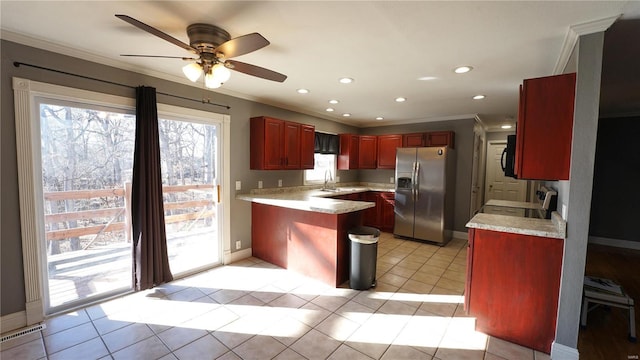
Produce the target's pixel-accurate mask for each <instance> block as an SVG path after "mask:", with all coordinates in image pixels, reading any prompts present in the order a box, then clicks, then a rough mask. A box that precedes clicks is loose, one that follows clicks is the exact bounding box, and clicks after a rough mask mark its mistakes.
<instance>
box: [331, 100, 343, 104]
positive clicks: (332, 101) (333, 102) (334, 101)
mask: <svg viewBox="0 0 640 360" xmlns="http://www.w3.org/2000/svg"><path fill="white" fill-rule="evenodd" d="M339 102H340V101H338V100H336V99H331V100H329V104H337V103H339Z"/></svg>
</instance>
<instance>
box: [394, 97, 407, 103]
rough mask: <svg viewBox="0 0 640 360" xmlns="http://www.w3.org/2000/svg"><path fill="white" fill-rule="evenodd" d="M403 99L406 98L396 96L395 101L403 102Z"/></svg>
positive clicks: (405, 99)
mask: <svg viewBox="0 0 640 360" xmlns="http://www.w3.org/2000/svg"><path fill="white" fill-rule="evenodd" d="M405 101H407V98H403V97H397V98H396V102H405Z"/></svg>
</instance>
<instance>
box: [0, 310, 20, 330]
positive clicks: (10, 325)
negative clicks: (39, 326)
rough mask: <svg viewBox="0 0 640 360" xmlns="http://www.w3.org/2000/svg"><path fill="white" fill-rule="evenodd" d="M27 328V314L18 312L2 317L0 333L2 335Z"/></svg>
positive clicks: (0, 319) (0, 318)
mask: <svg viewBox="0 0 640 360" xmlns="http://www.w3.org/2000/svg"><path fill="white" fill-rule="evenodd" d="M25 326H27V312H26V311H18V312H15V313H13V314H8V315H4V316H2V317H0V332H1V333H2V334H4V333H6V332H9V331H13V330H17V329H20V328H23V327H25Z"/></svg>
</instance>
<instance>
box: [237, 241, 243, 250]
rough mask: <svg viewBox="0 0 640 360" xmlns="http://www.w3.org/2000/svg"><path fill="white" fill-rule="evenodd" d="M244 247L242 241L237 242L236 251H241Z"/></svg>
mask: <svg viewBox="0 0 640 360" xmlns="http://www.w3.org/2000/svg"><path fill="white" fill-rule="evenodd" d="M241 247H242V242H241V241H240V240H238V241H236V250H240V248H241Z"/></svg>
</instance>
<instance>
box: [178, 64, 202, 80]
mask: <svg viewBox="0 0 640 360" xmlns="http://www.w3.org/2000/svg"><path fill="white" fill-rule="evenodd" d="M182 72H183V73H184V76H186V77H187V79H189V80H191V81H192V82H196V81H198V79H200V75H202V67H201V66H200V65H199V64H197V63H190V64H187V65H185V66H183V67H182Z"/></svg>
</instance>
